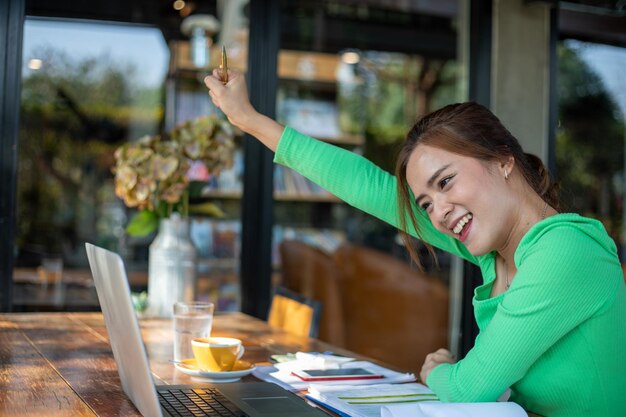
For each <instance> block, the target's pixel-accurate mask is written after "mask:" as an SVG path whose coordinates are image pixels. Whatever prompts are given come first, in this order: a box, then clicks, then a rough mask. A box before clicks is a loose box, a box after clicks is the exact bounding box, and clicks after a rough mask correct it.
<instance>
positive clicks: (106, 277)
mask: <svg viewBox="0 0 626 417" xmlns="http://www.w3.org/2000/svg"><path fill="white" fill-rule="evenodd" d="M85 246H86V249H87V257H88V258H89V266H90V267H91V272H92V274H93V278H94V281H95V284H96V291H97V293H98V299H99V301H100V308H101V309H102V314H103V315H104V321H105V325H106V328H107V332H108V334H109V341H110V343H111V350H112V351H113V357H114V358H115V363H116V364H117V370H118V373H119V376H120V380H121V382H122V388H123V390H124V392H125V393H126V395H128V397H129V398H130V399H131V401H132V402H133V404H135V407H137V409H138V410H139V412H140V413H141V414H142V415H144V416H146V417H153V416H187V415H189V416H201V415H207V416H219V415H227V416H228V415H230V416H238V417H243V416H249V417H269V416H272V417H280V416H285V417H287V416H289V417H293V416H301V417H315V416H328V415H327V414H326V413H324V412H322V411H321V410H320V409H317V408H313V407H311V406H309V405H308V404H307V403H306V402H305V401H304V400H303V399H301V398H300V397H298V396H297V395H296V394H293V393H291V392H289V391H287V390H284V389H283V388H281V387H279V386H278V385H275V384H272V383H267V382H244V383H242V382H238V383H228V384H208V383H207V384H198V385H155V384H154V381H153V379H152V374H151V372H150V365H149V363H148V356H147V355H146V350H145V347H144V345H143V340H142V338H141V332H140V329H139V323H138V321H137V316H136V315H135V310H134V309H133V304H132V301H131V298H130V288H129V286H128V279H127V278H126V271H125V268H124V262H123V261H122V258H121V257H120V256H119V255H118V254H116V253H114V252H111V251H108V250H106V249H103V248H100V247H97V246H95V245H92V244H90V243H86V244H85ZM220 413H222V414H220Z"/></svg>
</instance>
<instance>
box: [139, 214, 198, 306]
mask: <svg viewBox="0 0 626 417" xmlns="http://www.w3.org/2000/svg"><path fill="white" fill-rule="evenodd" d="M195 297H196V248H195V247H194V245H193V242H192V240H191V237H190V234H189V219H187V218H185V219H183V218H182V217H181V216H180V215H178V214H177V213H174V214H173V215H172V216H170V217H169V218H166V219H162V220H161V221H160V224H159V232H158V234H157V236H156V237H155V238H154V241H153V242H152V244H151V245H150V254H149V266H148V313H149V315H150V316H153V317H172V316H173V310H172V309H173V305H174V303H175V302H177V301H186V302H191V301H194V300H195Z"/></svg>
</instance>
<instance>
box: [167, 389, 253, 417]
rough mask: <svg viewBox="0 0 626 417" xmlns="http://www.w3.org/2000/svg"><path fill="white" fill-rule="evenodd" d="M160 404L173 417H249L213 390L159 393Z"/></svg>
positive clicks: (179, 390)
mask: <svg viewBox="0 0 626 417" xmlns="http://www.w3.org/2000/svg"><path fill="white" fill-rule="evenodd" d="M157 393H158V394H159V402H160V403H161V407H163V408H164V409H165V410H166V411H167V412H168V413H170V414H171V415H172V416H177V417H178V416H181V417H187V416H193V417H196V416H198V417H199V416H210V417H233V416H234V417H248V415H247V414H246V413H244V412H243V411H241V410H240V409H239V408H237V406H236V405H235V404H233V403H232V402H230V401H229V400H228V399H227V398H226V397H225V396H224V395H222V394H221V393H220V392H219V391H218V390H216V389H213V388H203V389H199V388H194V389H191V388H190V389H172V390H167V391H161V390H159V391H157Z"/></svg>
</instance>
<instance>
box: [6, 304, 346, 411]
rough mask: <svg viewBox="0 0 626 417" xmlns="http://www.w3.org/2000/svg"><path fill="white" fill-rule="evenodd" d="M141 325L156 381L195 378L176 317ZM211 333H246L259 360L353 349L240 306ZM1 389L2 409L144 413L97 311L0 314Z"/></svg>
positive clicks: (249, 352) (250, 353)
mask: <svg viewBox="0 0 626 417" xmlns="http://www.w3.org/2000/svg"><path fill="white" fill-rule="evenodd" d="M140 325H141V329H142V334H143V339H144V343H145V345H146V349H147V352H148V357H149V358H150V365H151V368H152V372H153V374H154V376H155V380H156V383H157V384H188V383H194V382H195V383H197V381H193V380H192V379H191V377H189V376H188V375H185V374H183V373H182V372H179V371H177V370H176V369H175V367H174V366H173V365H172V364H171V363H170V362H169V361H170V360H171V359H172V350H173V347H172V340H173V334H172V332H173V331H172V322H171V321H169V320H156V319H143V320H141V321H140ZM212 334H213V335H217V336H230V337H237V338H239V339H242V340H243V341H244V344H245V346H246V353H245V355H244V359H246V360H249V361H251V362H253V363H257V364H267V360H268V358H269V355H271V354H274V353H286V352H297V351H326V350H333V351H334V352H337V353H340V354H345V355H353V354H352V353H350V352H348V351H345V350H341V349H338V348H335V347H333V346H331V345H329V344H326V343H323V342H320V341H317V340H314V339H308V338H303V337H297V336H294V335H291V334H288V333H285V332H283V331H281V330H277V329H273V328H271V327H269V326H268V325H267V323H265V322H264V321H261V320H257V319H255V318H252V317H250V316H247V315H245V314H241V313H225V314H217V315H216V317H215V320H214V322H213V331H212ZM244 380H247V381H254V380H256V378H254V377H253V376H247V377H245V378H244ZM0 392H1V394H0V415H2V416H4V415H7V416H9V415H10V416H64V417H65V416H73V417H74V416H140V414H139V413H138V411H137V410H136V409H135V407H134V405H133V404H132V402H131V401H130V400H129V399H128V398H127V397H126V395H125V394H124V392H123V391H122V388H121V385H120V380H119V377H118V374H117V368H116V366H115V361H114V359H113V355H112V353H111V348H110V346H109V343H108V335H107V332H106V328H105V326H104V321H103V318H102V315H101V314H100V313H22V314H0Z"/></svg>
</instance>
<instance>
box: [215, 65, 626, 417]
mask: <svg viewBox="0 0 626 417" xmlns="http://www.w3.org/2000/svg"><path fill="white" fill-rule="evenodd" d="M205 83H206V85H207V87H209V88H210V90H211V91H210V94H211V97H212V99H213V102H214V103H215V104H216V105H217V106H218V107H220V108H221V109H222V110H223V111H224V113H225V114H226V115H227V116H228V117H229V119H230V121H231V122H232V123H233V124H235V125H237V126H238V127H240V128H241V129H242V130H244V131H246V132H248V133H251V134H253V135H255V136H257V138H259V140H261V142H263V143H264V144H265V145H266V146H268V147H269V148H270V149H272V150H275V152H276V155H275V158H274V161H275V162H277V163H279V164H283V165H286V166H288V167H290V168H293V169H295V170H297V171H299V172H300V173H302V174H303V175H304V176H306V177H308V178H309V179H311V180H313V181H314V182H317V183H319V184H320V185H321V186H322V187H324V188H326V189H327V190H329V191H330V192H332V193H333V194H334V195H336V196H338V197H340V198H342V199H344V200H345V201H346V202H348V203H349V204H351V205H353V206H355V207H357V208H360V209H362V210H364V211H366V212H368V213H370V214H372V215H374V216H376V217H378V218H380V219H382V220H384V221H386V222H388V223H390V224H392V225H394V226H397V227H399V228H400V230H401V231H402V232H404V233H406V234H407V235H411V236H414V237H418V238H420V239H421V240H423V241H424V242H425V243H428V244H430V245H432V246H434V247H438V248H440V249H443V250H446V251H448V252H451V253H453V254H455V255H458V256H460V257H462V258H464V259H466V260H467V261H469V262H472V263H474V264H476V265H478V266H479V268H480V269H481V271H482V274H483V277H484V282H483V284H482V285H480V286H479V287H478V288H476V290H475V293H474V300H473V305H474V309H475V316H476V320H477V323H478V327H479V329H480V334H479V336H478V338H477V339H476V343H475V346H474V347H473V348H472V349H471V350H470V351H469V353H468V354H467V356H466V357H465V358H463V359H461V360H459V361H458V362H456V363H454V362H455V361H454V358H453V357H452V356H451V355H450V353H449V352H448V351H447V350H445V349H440V350H438V351H437V352H434V353H432V354H430V355H428V356H427V357H426V360H425V362H424V365H423V367H422V372H421V378H422V380H423V381H424V382H425V383H427V384H428V385H429V386H430V388H431V389H432V390H433V391H435V393H437V395H438V396H439V398H440V399H442V400H443V401H459V402H473V401H495V400H496V399H498V398H499V397H500V396H501V395H502V394H504V393H505V392H506V391H507V390H508V389H509V388H510V394H511V396H510V398H511V399H512V400H513V401H515V402H517V403H519V404H521V405H522V406H523V407H524V408H525V409H526V410H528V411H531V412H534V413H537V414H540V415H544V416H552V417H561V416H562V417H565V416H568V417H570V416H580V417H582V416H586V417H588V416H598V417H599V416H607V415H625V414H626V398H624V396H623V395H622V393H621V390H622V389H623V387H624V386H626V355H625V354H624V352H625V351H626V323H625V322H624V320H623V318H624V316H625V315H626V287H625V285H624V280H623V276H622V271H621V267H620V263H619V260H618V257H617V251H616V247H615V244H614V243H613V241H612V239H611V238H610V237H609V236H608V235H607V233H606V230H605V229H604V227H603V226H602V224H601V223H600V222H598V221H596V220H593V219H589V218H585V217H581V216H579V215H577V214H559V213H558V211H557V210H558V209H559V203H558V197H557V196H558V190H557V187H556V185H555V184H554V183H553V182H552V181H551V180H550V178H549V176H548V175H547V172H546V170H545V168H544V167H543V164H542V163H541V161H540V160H539V159H538V158H537V157H535V156H532V155H528V154H525V153H524V152H523V150H522V148H521V146H520V145H519V143H518V141H517V140H516V139H515V138H514V137H513V136H512V135H511V134H510V133H509V132H508V130H507V129H506V128H505V127H504V126H502V124H501V123H500V121H499V120H498V119H497V118H496V117H495V116H494V115H493V114H492V113H491V112H489V110H487V109H486V108H484V107H482V106H480V105H478V104H475V103H464V104H457V105H451V106H447V107H445V108H443V109H441V110H439V111H436V112H434V113H431V114H429V115H426V116H424V117H423V118H422V119H421V120H420V121H418V122H417V123H416V125H415V126H414V128H413V129H412V130H411V131H410V132H409V134H408V137H407V140H406V142H405V146H404V149H403V150H402V151H401V153H400V156H399V158H398V165H397V166H398V168H397V170H396V177H397V178H396V177H394V176H392V175H390V174H388V173H387V172H385V171H383V170H382V169H380V168H378V167H377V166H375V165H374V164H372V163H371V162H370V161H368V160H366V159H365V158H363V157H361V156H359V155H355V154H353V153H351V152H349V151H345V150H343V149H340V148H337V147H335V146H333V145H330V144H327V143H323V142H320V141H317V140H315V139H312V138H310V137H307V136H304V135H302V134H300V133H298V132H296V131H295V130H293V129H291V128H289V127H285V128H284V127H283V126H280V125H279V124H277V123H276V122H274V121H273V120H271V119H269V118H267V117H265V116H263V115H261V114H259V113H257V112H256V111H255V110H254V109H253V108H252V106H251V105H250V103H249V101H248V98H247V90H246V86H245V82H244V80H243V77H242V76H241V75H240V74H237V73H233V74H232V76H231V78H230V81H229V82H228V84H226V85H222V83H221V79H220V78H219V76H218V74H215V75H214V76H212V77H207V78H206V79H205ZM413 196H417V199H414V198H413ZM414 259H416V260H417V261H418V262H419V260H418V259H417V257H416V256H414ZM407 279H410V278H408V277H407ZM398 313H399V314H403V312H401V311H400V312H398ZM607 381H609V383H607ZM581 387H583V388H581Z"/></svg>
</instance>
